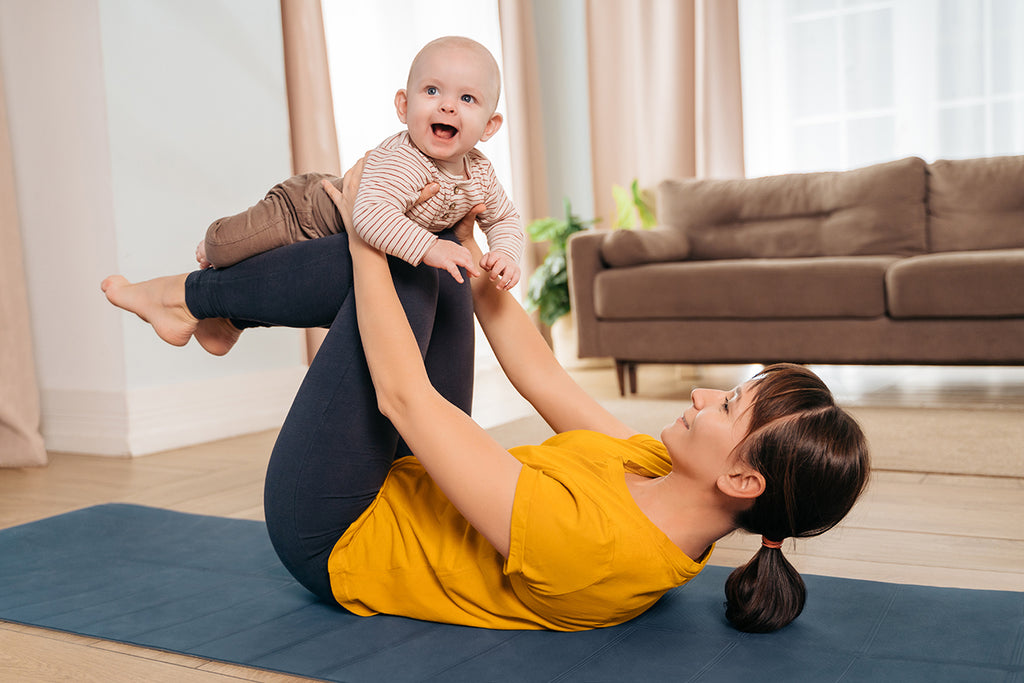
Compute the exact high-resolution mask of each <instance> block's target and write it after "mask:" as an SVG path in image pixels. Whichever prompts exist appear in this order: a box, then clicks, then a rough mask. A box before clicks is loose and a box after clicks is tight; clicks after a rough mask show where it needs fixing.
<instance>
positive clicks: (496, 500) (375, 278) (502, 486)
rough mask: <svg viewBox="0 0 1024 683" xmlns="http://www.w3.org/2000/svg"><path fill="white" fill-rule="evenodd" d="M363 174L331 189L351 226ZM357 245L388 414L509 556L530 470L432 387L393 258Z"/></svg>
mask: <svg viewBox="0 0 1024 683" xmlns="http://www.w3.org/2000/svg"><path fill="white" fill-rule="evenodd" d="M361 169H362V165H361V163H360V164H357V165H356V168H355V169H353V171H350V172H349V173H348V174H346V176H345V186H344V193H339V192H338V191H337V190H336V189H335V188H334V187H333V186H330V185H329V184H325V185H324V189H326V190H327V192H328V193H329V194H330V196H331V199H333V200H334V202H335V204H337V206H338V209H339V210H340V211H341V213H342V217H343V219H344V220H345V224H346V225H351V223H350V222H349V221H350V220H351V217H352V213H351V212H352V205H351V198H352V197H354V196H355V195H356V190H357V188H358V185H359V174H360V172H361ZM349 245H350V250H351V253H352V263H353V278H354V289H355V296H356V312H357V318H358V320H359V334H360V336H361V337H362V341H363V350H364V353H365V354H366V361H367V364H368V365H369V368H370V375H371V377H372V378H373V385H374V388H375V390H376V392H377V401H378V404H379V407H380V410H381V412H382V413H383V414H384V415H385V416H387V418H388V419H389V420H391V422H392V424H394V426H395V428H396V429H397V430H398V433H399V434H401V435H402V438H403V439H404V440H405V442H406V443H407V444H408V446H409V448H410V449H411V450H412V452H413V453H415V454H416V457H417V459H419V461H420V462H421V463H422V464H423V467H424V468H425V469H426V470H427V473H428V474H430V477H431V478H432V479H433V480H434V482H435V483H436V484H437V485H438V486H439V487H440V488H441V490H442V491H444V493H445V495H446V496H448V499H449V500H451V501H452V503H453V504H454V505H455V507H456V508H458V510H459V512H461V513H462V514H463V516H465V517H466V519H467V520H468V521H469V523H470V524H472V525H473V527H474V528H475V529H476V530H477V531H479V532H480V533H481V534H483V536H484V537H485V538H487V540H488V541H490V543H491V544H492V545H493V546H494V547H495V549H497V551H498V552H499V553H501V554H502V555H503V556H506V557H507V556H508V550H509V533H510V525H511V520H512V502H513V498H514V496H515V489H516V483H517V482H518V480H519V472H520V470H521V469H522V465H521V464H520V463H519V461H518V460H516V459H515V458H514V457H512V455H511V454H510V453H509V452H508V451H506V450H505V449H503V448H502V447H501V446H500V445H498V443H497V442H495V441H494V440H493V439H492V438H491V437H490V436H489V435H488V434H487V432H485V431H484V430H483V429H482V428H481V427H480V426H479V425H477V424H476V423H475V422H473V420H471V419H470V418H469V416H467V415H466V414H465V413H463V412H462V411H461V410H459V409H458V408H456V407H455V406H453V405H452V404H451V403H449V402H448V401H446V400H445V399H444V397H442V396H441V395H440V394H439V393H438V392H437V391H436V390H435V389H434V387H433V386H431V384H430V380H429V378H428V377H427V373H426V369H425V368H424V367H423V360H422V357H421V356H420V351H419V347H418V346H417V344H416V339H415V337H414V336H413V333H412V330H411V329H410V327H409V323H408V321H407V319H406V316H405V312H404V310H403V309H402V305H401V303H400V301H399V299H398V295H397V294H396V293H395V288H394V283H393V282H392V280H391V271H390V270H389V268H388V264H387V257H386V256H385V255H384V254H382V253H381V252H379V251H377V250H376V249H373V248H372V247H370V246H369V245H368V244H366V243H365V242H363V241H362V240H361V239H360V238H359V237H358V236H357V235H356V234H355V231H351V232H350V233H349Z"/></svg>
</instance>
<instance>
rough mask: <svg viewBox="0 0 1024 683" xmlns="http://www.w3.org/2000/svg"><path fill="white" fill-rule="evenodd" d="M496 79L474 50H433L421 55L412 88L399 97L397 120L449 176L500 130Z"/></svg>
mask: <svg viewBox="0 0 1024 683" xmlns="http://www.w3.org/2000/svg"><path fill="white" fill-rule="evenodd" d="M496 79H497V74H495V73H494V72H493V69H492V68H490V66H489V65H488V64H487V63H486V62H485V60H482V59H480V58H479V55H478V54H476V53H475V52H474V51H473V50H470V49H466V48H463V47H453V46H445V47H438V48H435V49H432V50H430V51H429V52H427V53H426V54H424V55H421V56H420V58H419V60H418V61H417V63H416V64H415V66H414V67H413V71H412V73H411V74H410V77H409V87H408V89H407V90H406V91H399V92H398V95H397V96H396V98H395V105H396V107H397V108H398V118H399V119H401V121H402V122H403V123H405V124H406V125H407V126H408V128H409V135H410V137H411V138H412V141H413V143H415V145H416V146H417V147H418V148H419V149H420V151H421V152H423V153H424V154H426V155H427V156H429V157H432V158H433V159H435V160H436V161H437V162H438V164H439V165H440V166H441V167H442V168H445V169H446V170H448V171H449V172H451V173H455V174H457V175H458V174H461V173H462V172H463V158H464V157H465V155H466V153H467V152H468V151H469V150H471V149H473V147H475V146H476V144H477V143H478V142H480V141H481V140H486V139H488V138H489V137H491V135H493V134H494V133H495V131H497V130H498V127H499V126H500V125H501V117H500V115H496V114H494V108H495V106H496V104H497V103H496V99H497V96H498V87H499V84H498V83H497V81H496ZM403 100H404V101H403ZM403 109H404V112H403Z"/></svg>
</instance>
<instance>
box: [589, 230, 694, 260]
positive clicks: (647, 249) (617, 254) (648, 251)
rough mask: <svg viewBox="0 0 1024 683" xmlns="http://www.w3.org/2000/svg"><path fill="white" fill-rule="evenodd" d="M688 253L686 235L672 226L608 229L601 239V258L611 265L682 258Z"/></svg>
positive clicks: (688, 247)
mask: <svg viewBox="0 0 1024 683" xmlns="http://www.w3.org/2000/svg"><path fill="white" fill-rule="evenodd" d="M689 254H690V243H689V240H687V239H686V235H685V234H684V233H683V232H682V231H681V230H675V229H673V228H654V229H653V230H610V231H608V234H607V235H605V237H604V240H602V242H601V259H602V260H603V261H604V262H605V263H607V264H608V265H609V266H611V267H612V268H620V267H623V266H636V265H639V264H641V263H660V262H662V261H682V260H683V259H685V258H686V257H687V256H688V255H689Z"/></svg>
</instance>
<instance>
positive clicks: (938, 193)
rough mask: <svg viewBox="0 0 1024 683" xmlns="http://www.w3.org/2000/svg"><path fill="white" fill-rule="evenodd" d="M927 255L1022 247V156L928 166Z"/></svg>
mask: <svg viewBox="0 0 1024 683" xmlns="http://www.w3.org/2000/svg"><path fill="white" fill-rule="evenodd" d="M928 212H929V215H928V240H929V242H928V246H929V250H930V251H936V252H937V251H968V250H985V249H1008V248H1017V247H1024V156H1006V157H991V158H987V159H963V160H956V161H951V160H941V161H936V162H935V163H932V164H928Z"/></svg>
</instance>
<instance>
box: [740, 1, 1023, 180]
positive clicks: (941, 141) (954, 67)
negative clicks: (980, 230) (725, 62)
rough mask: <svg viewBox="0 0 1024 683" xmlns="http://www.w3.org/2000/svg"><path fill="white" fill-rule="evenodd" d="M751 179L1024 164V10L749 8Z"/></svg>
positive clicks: (745, 38) (869, 4)
mask: <svg viewBox="0 0 1024 683" xmlns="http://www.w3.org/2000/svg"><path fill="white" fill-rule="evenodd" d="M740 24H741V26H740V36H741V38H740V40H741V53H742V69H743V110H744V144H745V148H746V165H747V175H748V176H751V177H753V176H759V175H768V174H773V173H787V172H803V171H818V170H843V169H849V168H854V167H857V166H864V165H867V164H871V163H876V162H880V161H887V160H890V159H898V158H902V157H906V156H911V155H917V156H920V157H922V158H925V159H926V160H934V159H938V158H967V157H976V156H979V157H980V156H994V155H999V154H1024V42H1022V41H1021V40H1020V39H1019V36H1020V35H1021V34H1022V33H1024V3H1021V2H1018V0H938V1H935V0H782V1H780V2H762V1H760V0H741V5H740Z"/></svg>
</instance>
